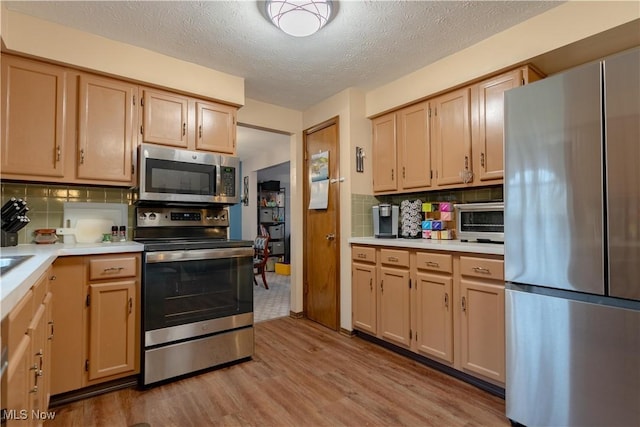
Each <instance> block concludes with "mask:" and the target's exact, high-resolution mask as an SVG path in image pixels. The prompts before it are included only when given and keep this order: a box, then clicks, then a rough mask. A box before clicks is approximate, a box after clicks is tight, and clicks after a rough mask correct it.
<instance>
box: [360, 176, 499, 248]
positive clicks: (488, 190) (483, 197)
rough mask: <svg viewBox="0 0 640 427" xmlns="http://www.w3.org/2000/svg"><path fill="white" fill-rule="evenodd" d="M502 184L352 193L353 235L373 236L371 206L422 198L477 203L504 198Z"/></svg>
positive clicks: (395, 203) (397, 203) (424, 200)
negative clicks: (409, 191) (460, 188)
mask: <svg viewBox="0 0 640 427" xmlns="http://www.w3.org/2000/svg"><path fill="white" fill-rule="evenodd" d="M503 197H504V196H503V188H502V185H495V186H490V187H482V188H472V189H464V190H442V191H429V192H422V193H410V194H394V195H389V196H372V195H366V194H352V195H351V237H368V236H373V215H372V212H371V208H372V207H373V206H375V205H377V204H378V203H390V204H394V205H400V203H401V202H402V201H403V200H415V199H420V200H422V201H423V202H456V203H476V202H491V201H498V200H503Z"/></svg>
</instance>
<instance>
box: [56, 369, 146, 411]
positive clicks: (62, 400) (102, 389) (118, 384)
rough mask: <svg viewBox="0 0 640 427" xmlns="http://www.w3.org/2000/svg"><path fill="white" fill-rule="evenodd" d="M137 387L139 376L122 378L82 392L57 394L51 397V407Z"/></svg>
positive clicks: (74, 391) (82, 389)
mask: <svg viewBox="0 0 640 427" xmlns="http://www.w3.org/2000/svg"><path fill="white" fill-rule="evenodd" d="M137 385H138V375H134V376H130V377H125V378H120V379H117V380H113V381H109V382H105V383H102V384H96V385H93V386H89V387H85V388H81V389H80V390H73V391H68V392H66V393H60V394H56V395H55V396H51V400H50V402H49V407H50V408H53V407H55V406H60V405H66V404H67V403H71V402H75V401H77V400H82V399H86V398H88V397H93V396H98V395H100V394H104V393H108V392H111V391H115V390H120V389H123V388H129V387H135V386H137Z"/></svg>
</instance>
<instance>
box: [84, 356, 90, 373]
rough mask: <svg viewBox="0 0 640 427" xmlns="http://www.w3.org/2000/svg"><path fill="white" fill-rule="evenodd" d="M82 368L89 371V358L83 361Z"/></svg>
mask: <svg viewBox="0 0 640 427" xmlns="http://www.w3.org/2000/svg"><path fill="white" fill-rule="evenodd" d="M84 370H85V371H86V372H89V359H87V360H85V361H84Z"/></svg>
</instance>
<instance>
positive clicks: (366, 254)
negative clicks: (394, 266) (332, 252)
mask: <svg viewBox="0 0 640 427" xmlns="http://www.w3.org/2000/svg"><path fill="white" fill-rule="evenodd" d="M351 259H352V260H353V261H360V262H370V263H375V262H376V249H375V248H369V247H365V246H353V247H352V248H351Z"/></svg>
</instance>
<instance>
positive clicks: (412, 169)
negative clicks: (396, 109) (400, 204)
mask: <svg viewBox="0 0 640 427" xmlns="http://www.w3.org/2000/svg"><path fill="white" fill-rule="evenodd" d="M399 122H400V123H399V126H398V150H399V153H400V165H401V169H400V168H398V172H399V174H400V187H402V189H403V190H413V191H415V190H419V189H426V188H429V187H430V186H431V144H430V137H429V104H428V103H427V102H421V103H420V104H417V105H413V106H411V107H407V108H405V109H403V110H402V111H400V113H399Z"/></svg>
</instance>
